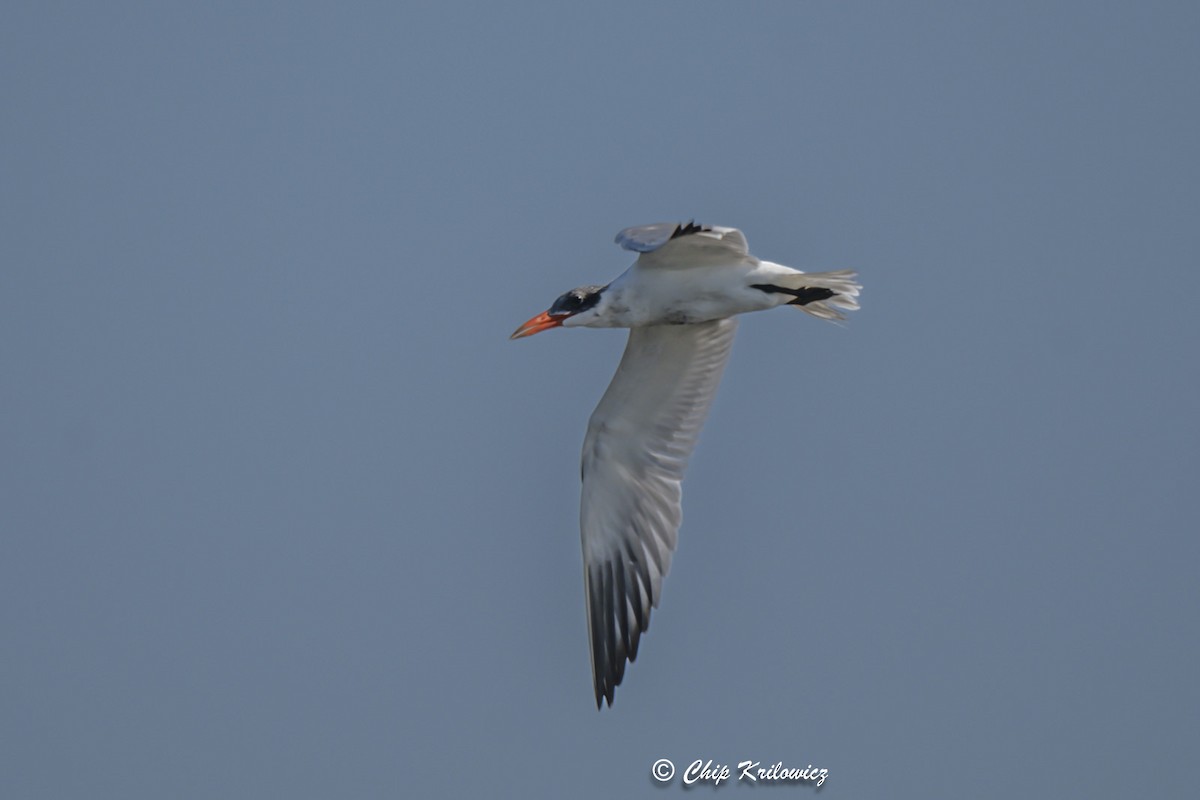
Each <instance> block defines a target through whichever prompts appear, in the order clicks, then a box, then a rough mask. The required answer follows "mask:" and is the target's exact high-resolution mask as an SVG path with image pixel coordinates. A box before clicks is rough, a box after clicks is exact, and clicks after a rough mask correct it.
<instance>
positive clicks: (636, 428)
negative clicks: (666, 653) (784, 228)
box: [512, 222, 860, 708]
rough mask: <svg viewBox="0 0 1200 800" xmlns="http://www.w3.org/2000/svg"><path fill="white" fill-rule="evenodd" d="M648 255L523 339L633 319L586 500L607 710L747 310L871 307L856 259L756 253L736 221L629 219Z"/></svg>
mask: <svg viewBox="0 0 1200 800" xmlns="http://www.w3.org/2000/svg"><path fill="white" fill-rule="evenodd" d="M616 241H617V244H619V245H621V247H623V248H625V249H626V250H632V251H634V252H636V253H638V254H639V255H638V259H637V261H636V262H634V264H633V266H632V267H630V268H629V269H628V270H626V271H625V272H624V274H622V275H621V276H620V277H618V278H617V279H616V280H614V281H613V282H612V283H610V284H608V285H607V286H581V287H580V288H578V289H572V290H571V291H569V292H567V293H566V294H564V295H562V296H561V297H559V298H558V299H557V300H555V301H554V304H553V305H552V306H550V308H549V310H547V311H544V312H543V313H541V314H538V315H537V316H536V317H534V318H533V319H530V320H529V321H528V322H526V323H525V324H524V325H522V326H521V327H519V328H517V330H516V332H514V333H513V335H512V338H513V339H519V338H522V337H525V336H532V335H533V334H535V333H540V332H541V331H545V330H549V329H550V328H557V327H564V328H574V327H589V328H629V341H628V343H627V344H626V345H625V354H624V355H623V356H622V357H621V363H620V365H619V366H618V367H617V372H616V375H614V376H613V379H612V383H610V384H609V386H608V390H607V391H606V392H605V393H604V397H602V398H601V399H600V404H599V405H598V406H596V410H595V411H593V412H592V417H591V419H590V420H589V421H588V429H587V436H586V437H585V438H584V440H583V465H582V466H583V468H582V474H583V493H582V498H581V504H580V510H579V524H580V532H581V536H582V539H583V580H584V591H585V594H586V600H587V619H588V633H589V642H590V645H591V654H592V678H593V681H594V684H595V689H596V707H597V708H600V707H601V700H602V699H604V700H607V701H608V704H609V705H610V706H611V705H612V702H613V693H614V691H615V690H616V687H617V685H618V684H620V683H621V679H622V678H623V677H624V675H625V662H626V661H627V660H628V661H631V662H632V661H633V660H634V659H635V658H636V657H637V649H638V641H639V639H640V638H641V635H642V634H643V633H644V632H645V631H646V628H647V627H648V626H649V624H650V609H651V608H655V607H657V606H658V602H659V599H660V597H661V596H662V582H663V577H664V576H665V575H666V574H667V570H668V569H669V568H670V566H671V554H672V553H673V552H674V551H675V544H676V541H677V539H678V533H679V524H680V522H681V520H682V513H681V510H680V499H681V490H680V485H681V483H682V481H683V472H684V469H685V467H686V466H687V462H688V458H689V456H690V455H691V453H692V449H693V448H694V447H695V445H696V438H697V436H698V434H699V433H700V427H701V425H703V423H704V418H705V416H706V415H707V414H708V409H709V406H710V405H711V404H712V400H713V396H714V395H715V394H716V389H717V384H718V383H719V382H720V380H721V372H722V371H723V370H724V369H725V362H726V361H727V360H728V359H729V351H730V348H731V347H732V345H733V334H734V332H735V331H736V329H737V320H736V319H734V317H735V315H737V314H744V313H746V312H748V311H764V310H766V309H768V308H774V307H776V306H780V305H790V306H795V307H797V308H799V309H800V310H802V311H807V312H808V313H809V314H812V315H813V316H816V317H820V318H821V319H828V320H837V319H842V318H843V316H842V313H841V312H843V311H853V310H855V309H857V308H858V302H857V300H856V298H857V297H858V292H859V289H860V286H859V284H858V283H857V282H856V280H855V277H856V276H855V273H854V272H853V271H850V270H839V271H836V272H808V273H806V272H801V271H799V270H795V269H792V268H790V267H785V266H782V265H780V264H773V263H771V262H770V261H762V260H760V259H758V258H755V257H754V256H752V255H751V254H750V251H749V249H748V248H747V246H746V237H745V236H743V235H742V232H741V231H739V230H736V229H734V228H718V227H709V226H707V225H696V224H694V223H692V222H688V223H686V224H676V223H673V222H664V223H659V224H656V225H643V226H640V227H636V228H626V229H625V230H623V231H621V232H620V233H619V234H617V239H616Z"/></svg>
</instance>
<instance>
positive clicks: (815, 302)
mask: <svg viewBox="0 0 1200 800" xmlns="http://www.w3.org/2000/svg"><path fill="white" fill-rule="evenodd" d="M857 278H858V275H857V273H855V272H854V270H851V269H839V270H836V271H834V272H796V273H792V274H788V275H772V276H771V281H772V282H771V284H754V285H753V288H755V289H761V290H763V291H764V292H771V293H780V294H787V295H791V296H792V298H793V299H792V300H789V301H788V305H792V306H795V307H796V308H798V309H800V310H801V311H804V312H806V313H808V314H812V315H813V316H814V317H820V318H821V319H828V320H840V319H845V318H846V315H845V314H844V313H842V312H844V311H857V310H858V293H859V290H861V289H862V286H860V285H859V283H858V281H857Z"/></svg>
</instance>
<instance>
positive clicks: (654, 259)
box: [617, 222, 751, 267]
mask: <svg viewBox="0 0 1200 800" xmlns="http://www.w3.org/2000/svg"><path fill="white" fill-rule="evenodd" d="M617 244H619V245H621V247H624V248H625V249H626V250H632V251H634V252H635V253H640V255H639V256H638V263H639V264H641V265H643V266H653V267H687V266H694V265H697V264H714V263H716V264H719V263H738V262H740V261H742V260H744V259H748V258H751V256H750V251H749V248H748V247H747V245H746V237H745V236H743V235H742V232H741V231H739V230H738V229H737V228H718V227H715V226H711V225H696V224H695V223H694V222H687V223H675V222H659V223H656V224H654V225H640V226H638V227H636V228H626V229H625V230H623V231H621V232H620V233H618V234H617Z"/></svg>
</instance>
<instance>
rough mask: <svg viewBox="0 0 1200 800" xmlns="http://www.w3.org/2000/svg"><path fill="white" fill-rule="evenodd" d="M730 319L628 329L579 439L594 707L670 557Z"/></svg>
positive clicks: (607, 690) (631, 654)
mask: <svg viewBox="0 0 1200 800" xmlns="http://www.w3.org/2000/svg"><path fill="white" fill-rule="evenodd" d="M736 330H737V321H736V320H734V319H719V320H713V321H711V322H704V323H700V324H697V325H657V326H652V327H645V328H633V329H631V330H630V331H629V342H628V344H627V345H626V346H625V355H624V356H623V357H622V358H621V364H620V366H618V367H617V374H616V375H614V376H613V379H612V383H611V384H609V386H608V391H606V392H605V393H604V397H603V398H601V400H600V404H599V405H598V406H596V410H595V411H594V412H592V418H591V421H590V422H589V423H588V431H587V437H586V438H585V439H584V442H583V498H582V504H581V507H580V528H581V531H582V535H583V572H584V585H585V590H586V594H587V616H588V634H589V640H590V642H591V652H592V677H593V679H594V681H595V687H596V705H597V707H599V705H600V698H602V697H603V698H606V699H607V700H608V704H609V705H612V701H613V691H614V690H615V689H616V686H617V684H619V683H620V682H621V678H622V677H623V676H624V674H625V661H626V659H628V660H629V661H633V660H634V658H636V657H637V647H638V640H639V639H640V637H641V635H642V633H643V632H644V631H645V630H646V628H647V626H648V625H649V624H650V609H651V607H653V606H657V605H658V600H659V596H660V594H661V592H662V580H663V576H665V575H666V574H667V570H668V569H669V568H670V565H671V554H672V553H673V552H674V550H675V543H676V541H677V534H678V532H679V523H680V521H681V520H682V515H681V513H680V484H681V483H682V481H683V471H684V468H685V467H686V466H687V461H688V457H689V456H690V455H691V453H692V449H693V448H694V447H695V445H696V438H697V436H698V435H699V433H700V426H701V425H702V424H703V423H704V418H705V417H706V416H707V415H708V408H709V406H710V405H711V403H712V399H713V396H714V395H715V394H716V390H717V384H718V383H720V381H721V372H722V371H723V370H724V369H725V362H726V361H727V360H728V359H729V351H730V349H731V348H732V346H733V335H734V332H735V331H736Z"/></svg>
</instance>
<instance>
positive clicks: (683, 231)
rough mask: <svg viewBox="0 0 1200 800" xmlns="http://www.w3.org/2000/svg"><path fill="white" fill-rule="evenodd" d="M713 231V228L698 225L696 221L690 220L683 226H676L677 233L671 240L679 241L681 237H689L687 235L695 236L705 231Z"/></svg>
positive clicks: (673, 234)
mask: <svg viewBox="0 0 1200 800" xmlns="http://www.w3.org/2000/svg"><path fill="white" fill-rule="evenodd" d="M711 230H712V227H711V226H709V225H697V224H696V220H694V219H689V220H688V221H687V222H685V223H683V224H682V225H678V226H676V228H675V232H674V233H672V234H671V238H672V239H678V238H679V237H680V236H687V235H689V234H693V233H703V232H704V231H711Z"/></svg>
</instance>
